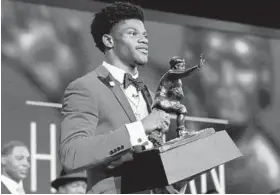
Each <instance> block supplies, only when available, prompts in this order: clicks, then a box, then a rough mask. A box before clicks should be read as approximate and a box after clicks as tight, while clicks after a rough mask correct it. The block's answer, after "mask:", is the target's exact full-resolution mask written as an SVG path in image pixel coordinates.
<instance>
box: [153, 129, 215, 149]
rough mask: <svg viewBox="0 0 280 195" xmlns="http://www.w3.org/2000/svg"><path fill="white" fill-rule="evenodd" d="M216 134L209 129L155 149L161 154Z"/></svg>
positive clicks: (178, 138)
mask: <svg viewBox="0 0 280 195" xmlns="http://www.w3.org/2000/svg"><path fill="white" fill-rule="evenodd" d="M214 133H215V130H214V128H207V129H202V130H200V131H195V132H194V133H192V134H185V135H184V136H182V137H177V138H175V139H172V140H169V141H167V142H165V143H164V144H163V145H161V146H159V147H156V148H155V149H157V150H159V151H160V152H164V151H167V150H171V149H172V148H176V147H179V146H181V145H184V144H187V143H190V142H193V141H196V140H199V139H202V138H204V137H207V136H210V135H212V134H214Z"/></svg>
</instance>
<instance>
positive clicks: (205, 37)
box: [1, 0, 280, 193]
mask: <svg viewBox="0 0 280 195" xmlns="http://www.w3.org/2000/svg"><path fill="white" fill-rule="evenodd" d="M97 4H98V5H100V3H96V2H92V7H94V6H95V5H97ZM66 6H67V4H66V3H65V7H66ZM147 12H148V19H147V21H146V23H145V24H146V28H147V30H148V34H149V56H150V57H149V63H148V64H147V66H146V67H145V68H143V69H141V70H140V72H141V75H142V76H143V77H144V80H145V82H146V84H147V85H148V86H149V87H150V88H151V90H152V91H155V90H156V87H157V85H158V81H159V79H160V77H161V76H162V75H163V73H164V72H165V71H167V70H168V68H169V65H168V62H169V59H170V58H171V57H172V56H174V55H180V56H182V57H184V58H185V59H186V61H187V63H188V64H189V65H190V66H191V65H194V64H197V63H198V62H199V56H200V54H201V53H204V55H205V57H206V58H207V64H206V66H205V67H204V68H203V69H201V71H200V72H199V73H197V74H196V75H195V76H193V77H191V78H187V79H184V80H183V85H184V92H185V98H184V99H183V103H184V104H185V105H186V107H187V108H188V111H189V115H190V116H197V117H212V118H221V119H226V120H229V122H230V124H229V125H217V124H213V123H201V122H193V121H187V123H186V125H187V126H188V127H189V128H195V129H202V128H206V127H214V128H216V130H222V129H225V130H227V132H228V134H229V135H230V136H231V137H232V139H233V140H234V142H235V143H236V144H237V146H238V147H239V148H240V150H241V151H242V153H243V154H244V157H243V158H240V159H237V160H234V161H232V162H230V163H227V164H226V165H225V169H224V170H223V169H220V172H219V170H217V171H218V172H217V173H218V175H217V176H218V181H219V184H220V189H218V190H221V188H222V191H223V190H224V192H226V193H269V192H271V191H272V190H275V189H278V188H280V186H279V185H280V165H279V164H280V162H279V161H280V159H279V154H280V150H279V143H280V134H279V131H278V132H277V130H278V127H279V122H278V121H277V116H278V117H279V113H280V112H279V111H280V107H279V103H277V102H280V99H279V97H280V96H279V94H280V92H279V89H280V79H279V74H280V70H279V64H280V59H279V58H280V55H279V53H280V40H279V39H277V38H274V37H265V36H260V35H252V34H250V33H248V32H249V31H247V33H244V32H243V33H242V32H234V31H230V30H219V28H218V27H217V29H214V28H206V26H207V27H209V23H208V24H207V25H205V27H203V25H194V22H193V21H190V22H189V23H188V19H189V18H185V19H184V21H183V22H182V23H181V24H178V20H176V17H174V19H172V17H171V16H170V15H168V14H166V13H161V12H152V11H149V10H147ZM162 16H166V17H162ZM92 17H93V12H89V11H82V10H75V9H67V8H62V7H55V6H52V7H51V6H45V5H41V4H29V3H24V2H20V1H9V0H3V1H2V53H1V55H2V61H1V71H2V72H1V77H2V78H1V82H2V91H1V92H2V97H1V98H2V102H1V103H2V110H1V112H2V118H1V119H2V124H1V125H2V126H1V127H2V131H1V142H2V143H1V144H2V145H3V144H4V143H6V142H8V141H10V140H20V141H23V142H25V143H26V144H27V145H28V146H29V147H30V151H31V154H32V156H31V164H32V166H31V171H30V175H29V177H28V178H27V179H26V180H25V181H24V185H25V188H26V189H29V190H30V191H31V193H50V192H51V189H50V181H51V180H52V179H54V178H56V177H57V176H58V174H59V172H60V169H61V166H60V164H59V161H58V156H57V152H58V144H59V133H58V132H59V128H60V126H59V125H60V109H59V107H60V103H61V101H62V97H63V91H64V89H65V87H66V86H67V84H68V83H69V82H70V81H72V80H73V79H75V78H77V77H79V76H82V75H83V74H85V73H87V72H89V71H92V70H93V69H94V68H96V67H97V66H98V65H100V64H101V63H102V60H103V55H102V53H101V52H100V51H98V50H97V49H96V48H95V44H94V42H93V39H92V37H91V35H90V24H91V21H92ZM159 18H160V20H159ZM163 18H166V21H164V19H163ZM180 18H184V16H180ZM197 21H198V23H199V20H197ZM212 22H213V25H214V24H216V23H215V21H212ZM210 23H211V22H210ZM210 25H211V24H210ZM228 25H230V23H229V24H228ZM214 26H215V25H214ZM248 29H249V27H248ZM248 29H247V30H248ZM277 65H278V67H277ZM42 102H44V103H46V102H48V103H51V104H48V105H45V106H44V104H42ZM277 125H278V126H277ZM174 136H175V135H174V132H171V133H170V134H169V135H168V139H171V138H173V137H174ZM174 160H176V159H174ZM214 177H215V176H214ZM204 179H205V178H198V179H196V180H195V185H193V184H192V185H190V186H192V187H190V186H188V187H187V189H186V192H190V191H191V192H195V190H194V189H196V191H197V192H198V193H201V192H205V191H207V190H211V189H215V187H216V188H217V185H214V182H213V181H215V179H213V175H211V174H208V175H207V178H206V180H207V183H206V184H207V185H206V184H205V182H201V181H202V180H203V181H204ZM216 181H217V178H216ZM184 182H185V181H183V182H181V183H178V184H176V185H174V186H173V187H174V188H175V189H179V188H180V186H182V185H183V184H184ZM220 192H221V191H220Z"/></svg>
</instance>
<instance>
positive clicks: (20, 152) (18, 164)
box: [2, 146, 30, 181]
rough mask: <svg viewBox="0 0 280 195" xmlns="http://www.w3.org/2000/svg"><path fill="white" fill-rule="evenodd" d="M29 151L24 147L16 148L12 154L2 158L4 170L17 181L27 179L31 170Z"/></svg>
mask: <svg viewBox="0 0 280 195" xmlns="http://www.w3.org/2000/svg"><path fill="white" fill-rule="evenodd" d="M29 157H30V154H29V151H28V149H27V148H26V147H24V146H16V147H14V149H13V150H12V152H11V153H10V154H8V155H7V156H4V157H2V164H3V168H4V169H5V171H6V173H7V174H8V175H9V176H10V177H11V178H12V179H13V180H15V181H20V180H22V179H24V178H26V176H27V174H28V170H29V168H30V163H29Z"/></svg>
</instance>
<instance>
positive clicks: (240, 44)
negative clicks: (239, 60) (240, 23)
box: [234, 40, 250, 55]
mask: <svg viewBox="0 0 280 195" xmlns="http://www.w3.org/2000/svg"><path fill="white" fill-rule="evenodd" d="M234 48H235V50H236V52H237V53H239V54H241V55H245V54H248V53H249V50H250V47H249V45H248V44H247V43H246V42H245V41H243V40H236V41H235V42H234Z"/></svg>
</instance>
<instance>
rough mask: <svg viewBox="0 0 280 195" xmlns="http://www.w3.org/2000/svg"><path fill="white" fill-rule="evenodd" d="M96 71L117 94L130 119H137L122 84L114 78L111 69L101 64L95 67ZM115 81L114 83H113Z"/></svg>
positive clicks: (102, 80) (103, 81) (133, 120)
mask: <svg viewBox="0 0 280 195" xmlns="http://www.w3.org/2000/svg"><path fill="white" fill-rule="evenodd" d="M95 72H96V73H97V74H98V78H99V80H100V81H101V82H102V83H104V84H105V85H106V86H107V87H108V88H109V89H110V90H111V91H112V93H113V94H114V95H115V97H116V99H117V100H118V102H119V103H120V105H121V106H122V108H123V109H124V111H125V113H126V114H127V116H128V118H129V120H130V121H131V122H135V121H136V117H135V115H134V113H133V110H132V108H131V106H130V104H129V102H128V100H127V98H126V96H125V94H124V92H123V90H122V89H121V87H120V86H121V84H120V83H119V82H118V81H117V80H115V79H114V78H113V76H112V75H111V74H110V73H109V71H108V70H107V69H106V68H105V67H104V66H99V67H97V68H96V69H95ZM113 83H114V84H113Z"/></svg>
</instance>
